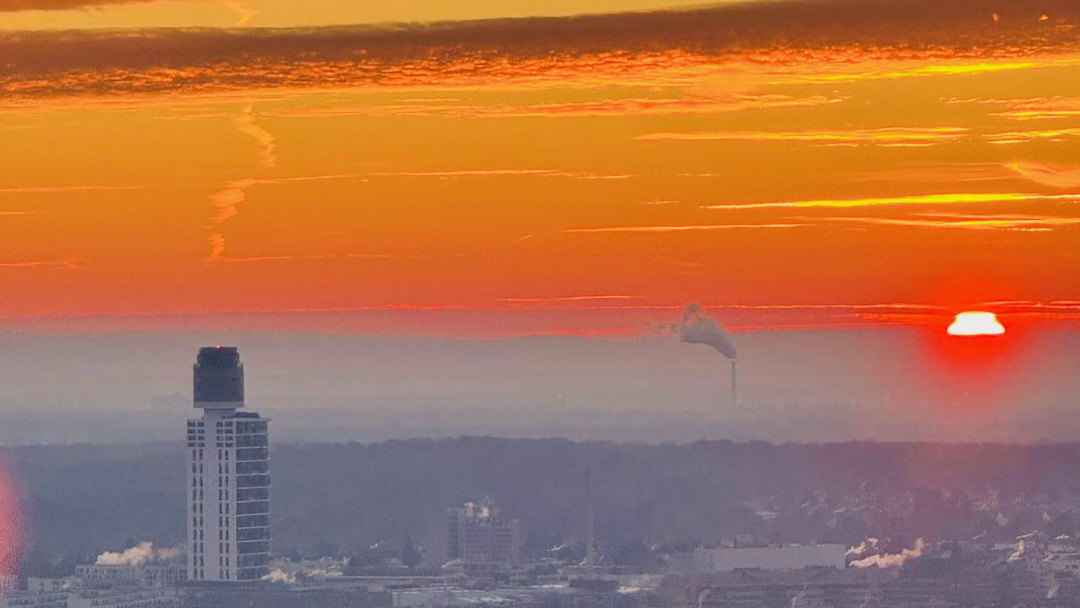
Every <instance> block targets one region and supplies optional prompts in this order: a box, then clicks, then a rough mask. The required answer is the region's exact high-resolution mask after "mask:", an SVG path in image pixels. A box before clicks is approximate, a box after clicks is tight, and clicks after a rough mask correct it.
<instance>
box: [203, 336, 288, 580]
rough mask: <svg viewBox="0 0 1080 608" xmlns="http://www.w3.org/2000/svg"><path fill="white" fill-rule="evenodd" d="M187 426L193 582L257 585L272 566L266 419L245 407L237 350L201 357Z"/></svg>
mask: <svg viewBox="0 0 1080 608" xmlns="http://www.w3.org/2000/svg"><path fill="white" fill-rule="evenodd" d="M195 407H197V408H199V409H201V410H202V411H203V415H202V418H195V419H191V420H188V425H187V447H188V456H189V458H188V471H189V475H188V490H189V493H188V510H187V513H188V558H187V577H188V580H190V581H246V580H258V579H260V578H262V577H263V576H265V575H266V574H267V573H268V571H269V568H268V564H269V560H270V456H269V451H268V447H267V445H268V442H267V436H268V435H267V432H268V424H269V422H270V421H269V419H267V418H260V417H259V414H258V413H256V412H242V411H239V410H240V409H241V408H243V407H244V365H243V364H242V363H241V362H240V353H239V352H238V351H237V349H236V348H235V347H222V346H213V347H207V348H202V349H200V350H199V355H198V359H197V360H196V362H195Z"/></svg>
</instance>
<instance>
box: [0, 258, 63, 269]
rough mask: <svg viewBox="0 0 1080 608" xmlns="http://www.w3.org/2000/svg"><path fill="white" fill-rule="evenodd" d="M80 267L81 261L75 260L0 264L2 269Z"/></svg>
mask: <svg viewBox="0 0 1080 608" xmlns="http://www.w3.org/2000/svg"><path fill="white" fill-rule="evenodd" d="M78 267H79V261H78V260H76V259H74V258H68V259H64V260H30V261H24V262H0V268H67V269H73V268H78Z"/></svg>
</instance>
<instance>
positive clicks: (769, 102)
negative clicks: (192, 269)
mask: <svg viewBox="0 0 1080 608" xmlns="http://www.w3.org/2000/svg"><path fill="white" fill-rule="evenodd" d="M841 101H843V99H842V98H838V97H825V96H822V95H812V96H809V97H793V96H790V95H775V94H771V95H728V96H723V97H683V98H656V99H650V98H629V99H604V100H600V101H588V102H567V103H545V104H532V105H519V106H512V105H478V104H458V103H445V102H443V103H434V104H423V103H398V104H372V105H347V106H322V107H306V108H305V107H299V108H284V109H280V110H270V111H267V112H266V113H265V115H266V116H273V117H285V118H320V117H339V116H445V117H450V118H584V117H610V116H618V117H626V116H653V115H673V114H708V115H713V114H725V113H729V112H740V111H744V110H766V109H776V108H801V107H814V106H820V105H826V104H833V103H839V102H841Z"/></svg>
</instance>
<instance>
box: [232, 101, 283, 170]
mask: <svg viewBox="0 0 1080 608" xmlns="http://www.w3.org/2000/svg"><path fill="white" fill-rule="evenodd" d="M255 120H256V117H255V114H254V111H253V109H252V106H250V105H249V106H246V107H245V108H244V111H243V112H242V113H240V114H237V115H235V116H233V117H232V124H233V126H234V127H236V130H237V131H240V132H241V133H243V134H244V135H248V136H250V137H251V138H252V139H254V140H255V141H256V142H258V144H259V146H260V148H261V149H262V152H261V154H260V156H259V161H260V162H261V163H262V166H264V167H267V168H270V167H273V166H274V165H276V164H277V157H276V156H275V155H274V147H275V140H274V135H273V133H270V132H269V131H267V130H266V129H264V128H262V127H260V126H259V125H258V124H256V122H255Z"/></svg>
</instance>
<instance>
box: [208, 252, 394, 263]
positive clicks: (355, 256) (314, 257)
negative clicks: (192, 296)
mask: <svg viewBox="0 0 1080 608" xmlns="http://www.w3.org/2000/svg"><path fill="white" fill-rule="evenodd" d="M221 253H224V249H223V250H222V252H221ZM392 257H394V256H392V255H390V254H387V253H341V254H333V253H327V254H306V255H263V256H252V257H237V258H226V257H221V255H219V256H218V257H217V258H216V261H219V262H222V263H226V264H250V263H253V262H303V261H322V260H386V259H390V258H392Z"/></svg>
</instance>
